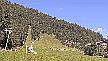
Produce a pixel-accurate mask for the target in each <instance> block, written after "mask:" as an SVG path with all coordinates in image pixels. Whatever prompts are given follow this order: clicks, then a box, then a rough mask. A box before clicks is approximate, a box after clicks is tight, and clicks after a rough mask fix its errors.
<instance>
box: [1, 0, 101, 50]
mask: <svg viewBox="0 0 108 61" xmlns="http://www.w3.org/2000/svg"><path fill="white" fill-rule="evenodd" d="M29 25H30V26H31V29H32V40H33V41H34V40H36V39H37V38H38V37H39V34H40V33H46V34H49V35H50V34H53V35H55V37H56V39H58V40H60V42H61V43H62V44H65V41H66V40H67V41H72V42H78V43H80V44H79V46H84V44H87V43H90V42H91V43H94V42H96V41H98V40H103V36H102V34H100V33H96V32H94V31H92V30H90V29H85V27H82V26H80V25H78V24H76V23H69V22H67V21H65V20H63V19H57V18H56V17H53V16H50V15H48V14H44V13H42V12H40V11H38V10H37V9H33V8H28V7H24V6H22V5H19V4H16V3H11V2H9V1H5V0H0V46H1V47H2V48H4V46H5V43H6V39H7V35H6V32H5V31H4V30H5V29H6V28H12V33H11V34H10V37H9V43H8V45H9V46H8V47H9V48H11V47H16V46H20V45H22V42H23V41H24V42H25V40H26V37H27V32H28V28H29Z"/></svg>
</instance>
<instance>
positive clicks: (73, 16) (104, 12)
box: [10, 0, 108, 37]
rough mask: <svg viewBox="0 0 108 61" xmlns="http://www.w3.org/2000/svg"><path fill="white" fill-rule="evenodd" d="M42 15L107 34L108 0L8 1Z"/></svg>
mask: <svg viewBox="0 0 108 61" xmlns="http://www.w3.org/2000/svg"><path fill="white" fill-rule="evenodd" d="M10 1H11V2H16V3H18V4H21V5H24V6H26V7H30V8H34V9H38V10H39V11H41V12H43V13H47V14H49V15H51V16H55V17H57V18H60V19H64V20H66V21H68V22H72V23H77V24H79V25H81V26H84V27H86V28H89V29H93V30H94V31H99V32H101V33H102V34H103V36H104V37H105V36H106V34H107V33H108V26H107V23H108V0H10Z"/></svg>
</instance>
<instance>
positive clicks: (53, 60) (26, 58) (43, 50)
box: [0, 34, 108, 61]
mask: <svg viewBox="0 0 108 61" xmlns="http://www.w3.org/2000/svg"><path fill="white" fill-rule="evenodd" d="M50 48H53V49H54V50H51V49H50ZM62 48H65V49H67V50H64V51H61V50H60V49H62ZM34 50H35V51H37V53H38V54H36V55H34V54H32V53H31V54H26V52H25V46H24V48H23V49H21V50H20V51H18V52H11V51H10V52H6V51H0V61H108V59H106V58H98V57H92V56H86V55H83V54H82V53H80V52H78V51H72V50H71V49H70V48H67V47H65V46H63V45H62V44H61V43H60V42H59V41H58V40H57V39H55V38H54V36H51V35H47V34H43V35H41V38H40V39H39V40H38V41H36V43H35V44H34Z"/></svg>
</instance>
